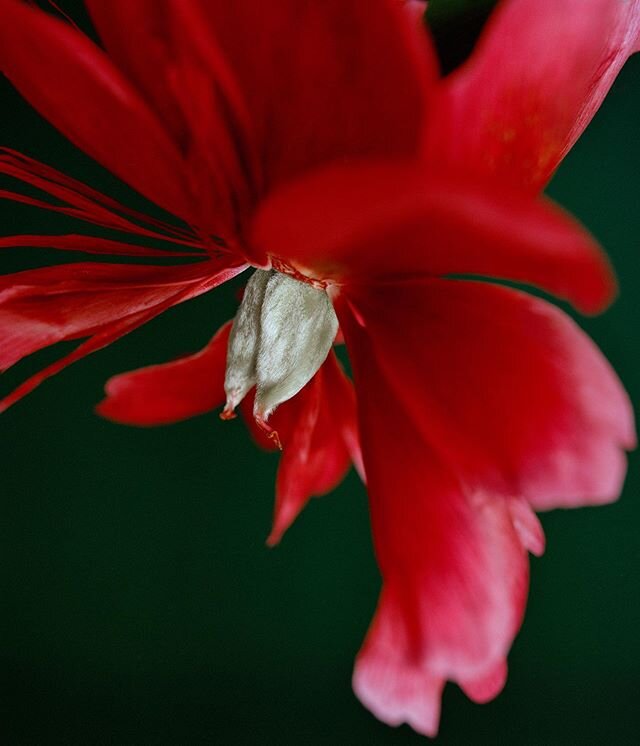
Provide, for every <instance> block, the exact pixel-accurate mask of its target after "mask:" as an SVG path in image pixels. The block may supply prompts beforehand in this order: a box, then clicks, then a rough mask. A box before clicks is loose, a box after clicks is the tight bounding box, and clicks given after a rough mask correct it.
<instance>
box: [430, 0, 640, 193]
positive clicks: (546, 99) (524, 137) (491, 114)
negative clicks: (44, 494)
mask: <svg viewBox="0 0 640 746" xmlns="http://www.w3.org/2000/svg"><path fill="white" fill-rule="evenodd" d="M639 42H640V1H639V0H625V1H624V2H623V1H621V0H593V1H592V2H590V3H588V7H587V6H586V5H585V3H584V0H563V2H558V0H506V1H505V2H503V3H500V4H499V6H498V8H497V9H496V11H495V13H494V15H493V16H492V17H491V19H490V20H489V23H488V24H487V26H486V30H485V32H484V34H483V36H482V38H481V39H480V41H479V43H478V46H477V48H476V51H475V52H474V54H473V55H472V56H471V58H470V59H469V61H468V62H467V63H466V65H465V66H464V67H463V68H461V69H460V70H458V71H457V72H456V73H454V74H453V75H452V76H450V77H449V78H447V79H445V81H444V83H443V87H442V91H441V95H440V97H439V99H438V104H437V106H435V108H434V116H433V117H431V118H430V120H429V122H428V125H429V126H428V130H427V145H426V149H427V157H428V158H429V160H431V161H432V162H433V161H438V162H440V163H442V164H443V165H444V166H446V167H447V168H449V169H450V168H452V167H457V168H460V169H461V170H462V171H464V172H466V173H469V172H474V173H476V174H478V175H481V176H489V177H492V178H496V179H498V180H499V181H501V182H502V183H505V184H509V185H513V186H515V187H518V188H526V189H532V190H539V189H541V188H542V187H544V185H545V184H546V183H547V181H548V180H549V178H550V177H551V175H552V174H553V171H554V170H555V168H556V167H557V165H558V164H559V163H560V161H561V160H562V158H563V157H564V156H565V155H566V153H567V151H568V150H569V149H570V148H571V146H572V145H573V144H574V142H575V141H576V140H577V139H578V137H579V136H580V134H581V133H582V131H583V130H584V128H585V127H586V126H587V124H588V123H589V122H590V121H591V118H592V117H593V115H594V114H595V112H596V111H597V110H598V108H599V106H600V104H601V103H602V100H603V99H604V97H605V95H606V93H607V91H608V90H609V88H610V87H611V85H612V83H613V81H614V79H615V77H616V75H617V74H618V72H619V70H620V68H621V67H622V65H623V64H624V62H625V60H626V59H627V57H629V55H630V54H631V53H632V52H633V51H636V50H637V49H638V45H639Z"/></svg>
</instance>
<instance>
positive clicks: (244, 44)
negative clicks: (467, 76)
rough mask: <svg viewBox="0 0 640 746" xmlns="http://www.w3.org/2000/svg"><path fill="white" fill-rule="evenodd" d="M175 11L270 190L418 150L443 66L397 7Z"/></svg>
mask: <svg viewBox="0 0 640 746" xmlns="http://www.w3.org/2000/svg"><path fill="white" fill-rule="evenodd" d="M173 8H174V11H173V12H174V14H175V20H176V22H177V21H180V23H181V24H184V27H185V29H187V31H188V38H189V39H190V41H191V45H192V46H193V47H196V48H197V49H196V53H197V54H199V56H200V60H201V67H205V66H206V67H207V68H208V69H209V70H210V75H211V80H212V81H214V82H215V83H216V84H217V85H219V86H221V87H222V89H223V92H224V101H225V104H226V109H227V112H228V117H229V120H228V121H229V122H230V124H231V125H232V129H233V131H234V132H235V133H237V135H238V136H239V137H240V138H241V139H242V145H241V151H242V153H243V156H244V160H245V162H247V163H250V164H251V168H252V173H253V179H254V182H255V183H262V185H263V188H271V187H273V186H274V185H275V184H277V183H279V182H281V181H282V180H285V179H289V178H291V177H293V176H295V175H297V174H298V173H300V172H301V171H305V170H307V169H309V168H312V167H314V166H316V165H318V164H321V163H324V162H327V161H331V160H337V159H343V158H357V157H359V156H364V155H381V156H384V155H389V156H392V155H399V154H406V155H409V154H412V153H415V152H416V149H417V146H418V141H419V138H420V130H421V122H422V118H423V114H424V110H425V103H426V99H427V97H428V96H429V94H430V91H431V88H432V85H433V83H434V82H435V79H436V75H437V72H436V71H437V64H436V60H435V55H434V52H433V50H432V49H431V48H430V47H429V46H428V40H427V36H426V34H424V33H421V32H420V31H419V30H418V29H417V27H416V25H415V23H413V21H412V19H411V18H410V17H409V14H407V13H406V11H404V10H403V8H402V7H401V5H400V4H398V3H397V2H396V1H395V0H377V1H376V2H373V3H372V2H368V1H366V0H349V1H348V2H345V0H325V1H324V2H322V3H315V2H299V0H281V1H280V2H278V3H270V4H262V3H259V4H256V3H255V2H253V0H237V1H236V2H233V3H223V2H207V0H194V1H193V2H189V3H184V2H179V1H178V2H174V3H173ZM249 51H250V52H251V53H249Z"/></svg>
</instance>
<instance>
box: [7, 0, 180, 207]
mask: <svg viewBox="0 0 640 746" xmlns="http://www.w3.org/2000/svg"><path fill="white" fill-rule="evenodd" d="M0 15H1V16H2V24H0V71H2V72H3V73H4V74H5V75H6V76H7V77H8V78H9V79H10V80H11V82H12V83H13V84H14V85H15V86H16V87H17V88H18V89H19V90H20V92H21V93H22V94H23V95H24V96H25V97H26V98H27V99H28V100H29V101H30V102H31V104H33V106H34V107H35V108H36V109H38V110H39V111H40V113H41V114H42V115H43V116H45V117H46V118H47V119H48V120H49V121H50V122H51V123H52V124H53V125H54V126H56V127H57V128H58V129H60V130H61V131H62V132H63V133H64V134H65V135H66V136H67V137H69V139H70V140H72V141H73V142H74V143H75V144H76V145H78V146H79V147H80V148H82V149H83V150H85V151H86V152H87V153H88V154H89V155H90V156H92V157H93V158H95V159H96V160H97V161H99V162H100V163H102V164H103V165H104V166H106V167H107V168H108V169H109V170H111V171H113V173H115V174H116V175H118V176H119V177H120V178H122V179H123V180H124V181H126V182H127V183H129V184H130V185H131V186H133V187H134V188H135V189H137V190H138V191H140V192H141V193H142V194H144V195H145V196H146V197H148V198H149V199H151V200H153V201H154V202H156V203H157V204H158V205H160V206H162V207H164V208H165V209H166V210H169V211H170V212H173V213H174V214H176V215H179V216H180V217H183V218H187V217H188V216H189V215H190V212H191V208H190V204H189V198H188V193H187V191H186V186H185V184H184V182H183V181H182V178H183V174H184V167H183V162H182V159H181V157H180V154H179V152H178V150H177V149H176V147H175V146H174V144H173V143H172V142H171V140H170V139H169V137H168V136H167V135H166V133H165V131H164V129H163V128H162V126H161V125H160V123H159V121H158V119H157V118H156V117H155V115H154V114H152V112H151V110H150V109H149V108H148V107H147V106H146V104H145V103H144V102H143V100H142V99H141V98H140V97H139V96H138V94H137V93H136V91H135V90H134V89H133V88H132V87H131V86H130V85H129V83H128V82H127V80H126V79H125V78H124V77H123V76H122V75H121V74H120V72H119V71H118V70H117V69H116V68H115V67H114V66H113V65H112V64H111V63H110V61H109V60H108V59H107V57H106V56H105V55H104V54H103V53H102V52H101V51H100V50H99V49H98V48H97V47H96V46H95V45H94V44H93V43H92V42H90V41H89V39H88V38H87V37H85V36H84V35H83V34H81V33H80V32H78V31H76V30H75V29H73V28H72V27H71V26H69V25H67V24H65V23H62V22H60V21H59V20H58V19H56V18H54V17H52V16H50V15H48V14H47V13H44V12H43V11H40V10H38V9H36V8H34V7H30V6H28V5H26V4H25V3H22V2H19V0H0Z"/></svg>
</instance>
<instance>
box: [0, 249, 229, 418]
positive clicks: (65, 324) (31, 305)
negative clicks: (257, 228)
mask: <svg viewBox="0 0 640 746" xmlns="http://www.w3.org/2000/svg"><path fill="white" fill-rule="evenodd" d="M243 269H244V266H237V265H236V266H233V265H231V264H230V262H229V261H228V260H225V261H224V262H222V261H217V262H216V261H213V260H211V261H206V262H199V263H197V264H195V265H188V266H182V267H153V266H136V265H118V264H97V263H94V264H84V263H83V264H65V265H60V266H56V267H47V268H42V269H36V270H28V271H25V272H17V273H14V274H11V275H5V276H3V277H2V278H0V369H2V370H5V369H6V368H8V367H10V366H11V365H13V364H15V363H16V362H18V361H19V360H21V359H22V358H23V357H25V356H27V355H29V354H31V353H33V352H36V351H37V350H40V349H42V348H44V347H47V346H49V345H52V344H55V343H56V342H61V341H64V340H76V339H82V338H85V337H86V338H89V339H88V340H87V342H85V343H83V344H82V345H81V346H80V347H79V348H78V350H77V351H76V352H75V353H72V354H71V355H70V356H68V357H67V358H64V359H63V361H64V362H63V361H61V363H62V364H60V363H56V364H54V365H52V366H50V368H47V369H45V371H42V372H41V373H38V374H36V375H35V376H33V377H32V378H31V379H29V380H28V381H26V382H25V383H24V384H22V385H21V386H20V387H19V388H18V389H16V390H15V391H14V392H13V393H11V394H9V395H8V396H7V397H5V398H4V399H2V400H0V410H1V411H3V410H4V409H6V408H7V407H8V406H10V405H11V404H13V403H14V402H16V401H17V400H18V399H19V398H21V397H22V396H24V395H25V394H26V393H29V392H30V391H31V390H32V389H33V388H35V386H36V385H38V383H40V381H42V380H44V379H45V378H46V377H48V376H49V375H52V374H53V373H55V372H57V371H58V370H60V369H61V368H62V367H64V365H65V364H69V363H70V362H73V361H74V360H76V359H78V358H79V357H80V356H82V354H88V353H89V352H91V351H93V350H94V349H99V347H104V346H105V345H106V344H110V343H111V342H112V341H115V339H117V338H118V337H119V336H122V335H123V334H126V333H128V331H131V330H132V329H133V328H136V327H137V326H139V325H140V324H141V323H146V321H148V320H150V319H151V318H153V317H154V316H156V315H157V314H159V313H161V312H162V311H164V310H166V309H167V308H169V307H171V306H174V305H176V304H178V303H181V302H183V301H185V300H189V299H190V298H193V297H196V296H197V295H201V294H202V293H205V292H207V291H208V290H210V289H212V288H214V287H216V286H217V285H219V284H221V283H223V282H226V281H227V280H229V279H231V278H232V277H234V276H235V275H237V274H238V273H239V272H241V271H242V270H243Z"/></svg>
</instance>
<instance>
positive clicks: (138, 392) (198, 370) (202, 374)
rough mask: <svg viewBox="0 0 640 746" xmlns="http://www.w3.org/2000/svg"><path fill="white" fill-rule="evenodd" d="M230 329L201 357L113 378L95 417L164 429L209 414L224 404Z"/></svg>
mask: <svg viewBox="0 0 640 746" xmlns="http://www.w3.org/2000/svg"><path fill="white" fill-rule="evenodd" d="M230 326H231V323H230V322H229V323H227V324H225V325H224V326H223V327H222V328H221V329H219V330H218V332H217V333H216V334H215V336H214V337H213V339H212V340H211V341H210V342H209V344H208V345H207V346H206V347H205V348H204V349H203V350H201V351H200V352H197V353H196V354H195V355H189V356H188V357H182V358H179V359H178V360H174V361H172V362H170V363H165V364H163V365H151V366H149V367H147V368H142V369H140V370H135V371H132V372H131V373H122V374H120V375H118V376H114V377H113V378H111V379H110V380H109V381H107V384H106V386H105V391H106V394H107V396H106V398H105V399H104V401H102V402H101V403H100V404H99V405H98V407H97V412H98V414H101V415H102V416H103V417H106V418H107V419H109V420H113V421H114V422H120V423H122V424H124V425H140V426H150V425H166V424H169V423H173V422H179V421H180V420H186V419H189V418H190V417H195V416H196V415H199V414H205V413H206V412H210V411H211V410H213V409H215V408H216V407H219V406H220V405H221V404H222V403H223V402H224V387H223V381H224V370H225V364H226V358H227V344H228V341H229V329H230Z"/></svg>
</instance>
